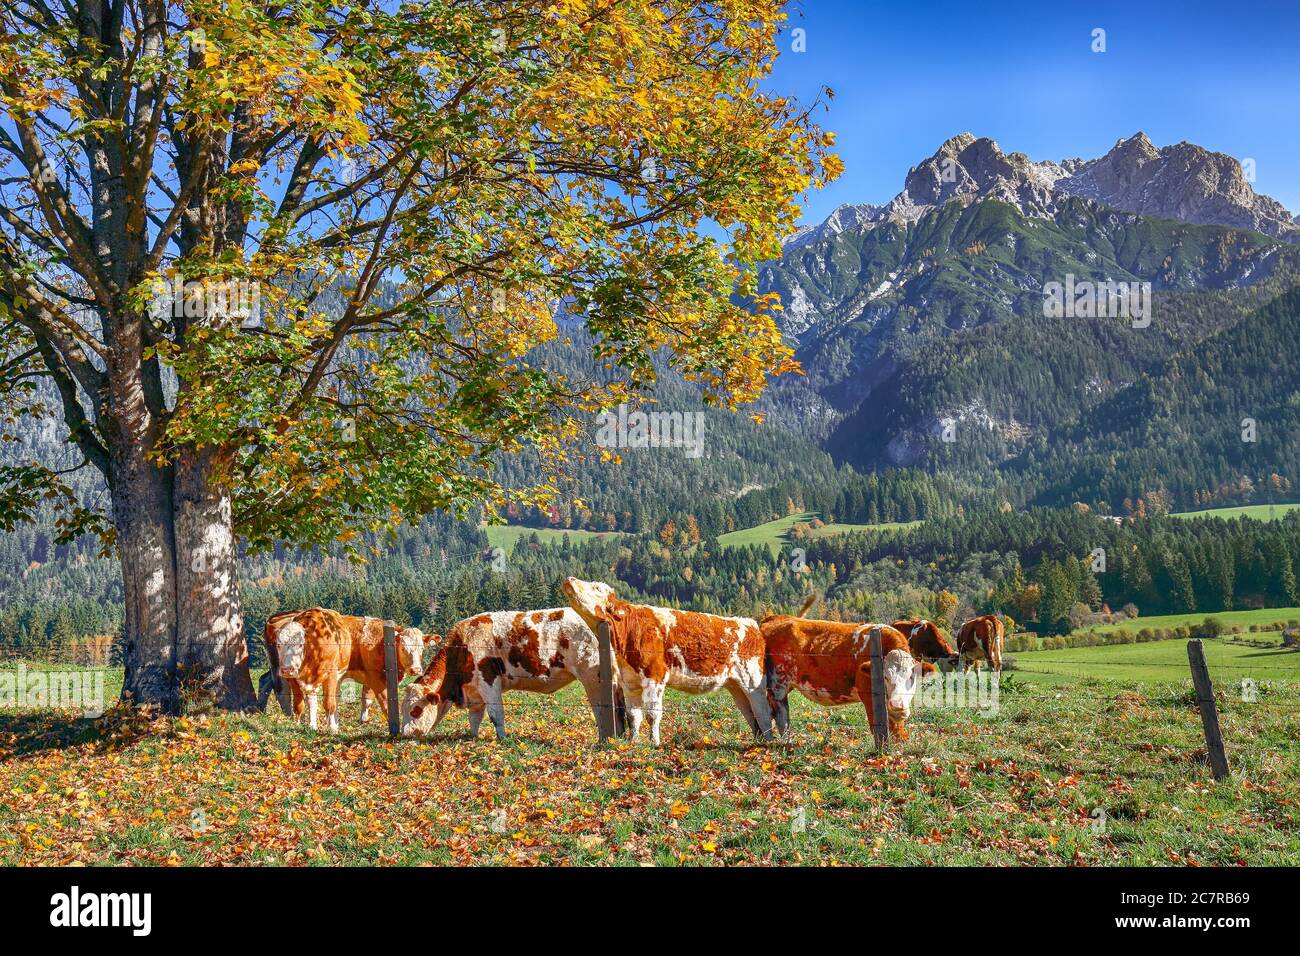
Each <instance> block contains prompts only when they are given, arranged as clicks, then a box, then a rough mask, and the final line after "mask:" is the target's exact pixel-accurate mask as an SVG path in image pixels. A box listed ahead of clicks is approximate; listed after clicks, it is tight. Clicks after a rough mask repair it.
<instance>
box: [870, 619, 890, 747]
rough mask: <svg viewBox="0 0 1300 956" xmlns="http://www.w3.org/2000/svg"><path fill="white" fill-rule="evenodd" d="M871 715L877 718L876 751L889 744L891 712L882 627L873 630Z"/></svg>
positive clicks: (871, 642)
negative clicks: (886, 683) (882, 642)
mask: <svg viewBox="0 0 1300 956" xmlns="http://www.w3.org/2000/svg"><path fill="white" fill-rule="evenodd" d="M868 641H869V643H870V645H871V713H872V714H873V716H874V717H875V724H876V726H875V728H874V731H873V732H874V735H875V738H876V749H877V750H883V749H884V747H885V745H886V744H887V743H889V711H888V710H887V709H886V707H885V653H884V649H883V648H882V646H881V640H880V625H879V624H877V625H875V626H873V627H872V628H871V635H870V637H869V638H868Z"/></svg>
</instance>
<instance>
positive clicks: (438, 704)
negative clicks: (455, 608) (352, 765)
mask: <svg viewBox="0 0 1300 956" xmlns="http://www.w3.org/2000/svg"><path fill="white" fill-rule="evenodd" d="M436 636H437V635H435V637H436ZM469 668H470V661H469V655H468V653H467V652H466V650H465V644H464V642H463V641H462V640H460V639H459V637H458V636H457V633H456V631H455V630H454V629H453V631H452V633H451V634H450V635H449V636H448V639H447V640H445V641H442V642H441V646H439V648H438V650H437V652H436V653H435V654H434V655H433V660H431V661H429V666H428V667H426V668H425V669H424V673H423V674H421V675H420V678H419V679H418V680H416V681H415V682H414V683H412V684H410V685H409V686H408V687H407V688H406V694H405V695H404V696H403V698H402V733H404V734H406V735H408V736H422V735H424V734H428V733H432V732H433V729H434V728H435V727H437V726H438V724H439V722H441V720H442V718H444V717H446V716H447V711H449V710H451V706H452V704H463V703H464V700H463V697H462V694H463V691H462V690H461V685H462V684H463V683H464V680H465V678H466V677H467V676H468V671H469Z"/></svg>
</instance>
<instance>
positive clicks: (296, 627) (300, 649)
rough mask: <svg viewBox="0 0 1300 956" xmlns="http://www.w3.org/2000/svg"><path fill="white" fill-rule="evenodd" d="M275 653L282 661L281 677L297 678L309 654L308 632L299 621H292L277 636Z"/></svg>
mask: <svg viewBox="0 0 1300 956" xmlns="http://www.w3.org/2000/svg"><path fill="white" fill-rule="evenodd" d="M275 652H276V655H277V656H278V657H279V659H280V676H281V677H297V676H298V671H300V670H301V669H302V662H303V658H304V657H305V656H306V653H307V632H306V631H305V630H303V627H302V625H301V624H299V623H298V622H297V621H290V622H289V623H288V624H286V625H284V627H282V628H280V630H279V631H278V632H277V633H276V635H275Z"/></svg>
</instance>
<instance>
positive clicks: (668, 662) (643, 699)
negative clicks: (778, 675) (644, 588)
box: [563, 578, 772, 746]
mask: <svg viewBox="0 0 1300 956" xmlns="http://www.w3.org/2000/svg"><path fill="white" fill-rule="evenodd" d="M563 589H564V594H565V596H566V597H568V599H569V603H570V604H572V605H573V608H574V610H576V611H577V612H578V614H580V615H581V616H582V619H583V620H584V621H585V622H586V623H587V626H588V627H590V628H591V629H592V630H596V629H597V628H599V627H600V625H601V624H607V625H608V626H609V636H610V644H611V646H612V648H613V651H614V657H615V659H616V661H617V662H618V676H619V684H620V685H621V687H622V689H623V697H624V700H625V702H626V707H627V714H628V720H629V722H630V723H631V730H632V738H633V739H634V740H635V739H636V737H637V736H638V734H639V733H640V728H641V723H642V720H645V721H646V722H647V723H648V724H649V727H650V738H651V740H652V741H653V742H654V744H655V746H658V745H659V721H660V717H661V715H662V713H663V699H664V691H665V690H667V689H668V688H669V687H672V688H674V689H676V690H680V691H684V692H685V693H688V694H707V693H711V692H713V691H716V690H722V689H723V688H726V690H727V691H728V692H729V693H730V694H731V697H732V699H733V700H734V701H735V702H736V707H737V708H738V709H739V710H740V712H741V714H742V715H743V716H744V718H745V721H746V723H748V724H749V728H750V730H751V731H753V733H754V735H755V736H757V737H761V738H768V737H770V736H771V735H772V716H771V711H770V710H769V708H768V703H767V693H766V689H765V680H764V676H763V635H762V632H761V631H760V630H759V627H758V623H757V622H756V621H753V620H751V619H750V618H745V617H719V616H718V615H715V614H703V613H700V612H698V611H679V610H676V609H674V608H664V607H651V606H649V605H645V604H630V603H628V602H627V601H624V600H621V599H620V598H619V597H618V595H617V594H615V593H614V589H613V588H611V587H610V586H609V585H608V584H604V583H602V582H599V581H582V580H579V579H578V578H566V579H565V581H564V585H563Z"/></svg>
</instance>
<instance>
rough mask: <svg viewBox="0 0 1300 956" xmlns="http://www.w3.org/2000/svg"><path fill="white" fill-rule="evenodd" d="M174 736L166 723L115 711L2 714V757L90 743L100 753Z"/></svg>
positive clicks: (0, 735)
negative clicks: (94, 714)
mask: <svg viewBox="0 0 1300 956" xmlns="http://www.w3.org/2000/svg"><path fill="white" fill-rule="evenodd" d="M173 736H175V734H174V731H173V730H172V729H171V728H170V726H168V725H167V724H166V722H162V721H158V720H155V719H152V718H149V717H146V716H142V715H136V716H130V717H125V718H124V717H123V716H121V715H115V714H114V713H113V711H111V710H110V711H106V712H105V715H104V716H103V717H73V716H71V715H70V714H68V713H66V712H63V711H57V710H43V711H32V712H30V713H21V714H0V760H7V759H10V758H13V757H27V756H31V755H33V754H40V753H44V752H46V751H50V750H68V749H71V748H76V747H84V746H86V745H87V744H90V745H93V746H94V747H95V749H96V750H97V751H99V752H100V753H109V752H112V751H116V750H121V749H123V748H125V747H129V746H131V745H132V744H134V743H136V742H137V741H139V740H142V739H144V738H149V739H162V738H167V737H173Z"/></svg>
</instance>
